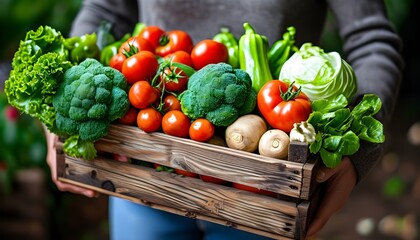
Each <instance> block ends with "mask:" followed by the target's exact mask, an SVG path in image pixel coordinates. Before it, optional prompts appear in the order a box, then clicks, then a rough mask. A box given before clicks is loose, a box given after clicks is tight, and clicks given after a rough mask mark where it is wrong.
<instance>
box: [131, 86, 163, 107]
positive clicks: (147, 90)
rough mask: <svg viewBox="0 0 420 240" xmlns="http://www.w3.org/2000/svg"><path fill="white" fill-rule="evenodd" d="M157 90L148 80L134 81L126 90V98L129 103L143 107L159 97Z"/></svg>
mask: <svg viewBox="0 0 420 240" xmlns="http://www.w3.org/2000/svg"><path fill="white" fill-rule="evenodd" d="M159 96H160V93H159V90H158V89H156V88H154V87H152V86H151V85H150V83H149V82H148V81H138V82H135V83H134V84H133V85H132V86H131V87H130V90H129V91H128V99H129V101H130V103H131V105H132V106H133V107H135V108H138V109H144V108H147V107H149V106H150V105H151V104H153V103H155V102H156V101H157V100H158V99H159Z"/></svg>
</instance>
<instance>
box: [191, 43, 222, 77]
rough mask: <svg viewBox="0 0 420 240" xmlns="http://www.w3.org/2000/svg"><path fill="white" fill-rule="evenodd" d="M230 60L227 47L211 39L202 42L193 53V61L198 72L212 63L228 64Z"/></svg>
mask: <svg viewBox="0 0 420 240" xmlns="http://www.w3.org/2000/svg"><path fill="white" fill-rule="evenodd" d="M228 58H229V54H228V50H227V48H226V46H225V45H224V44H223V43H219V42H216V41H214V40H211V39H204V40H202V41H200V42H199V43H197V44H196V45H195V46H194V48H193V49H192V51H191V60H192V62H193V64H194V68H195V69H197V70H198V69H201V68H203V67H204V66H206V65H207V64H210V63H220V62H227V60H228Z"/></svg>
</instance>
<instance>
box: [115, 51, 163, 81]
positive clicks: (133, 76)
mask: <svg viewBox="0 0 420 240" xmlns="http://www.w3.org/2000/svg"><path fill="white" fill-rule="evenodd" d="M158 68H159V63H158V60H157V59H156V57H155V55H154V54H153V53H151V52H149V51H140V52H138V53H136V54H134V55H133V56H131V57H129V58H127V59H126V60H125V61H124V63H123V66H122V71H121V72H122V74H123V75H124V76H125V78H126V79H127V83H128V84H130V85H132V84H134V83H135V82H137V81H140V80H147V81H149V80H151V79H152V78H153V77H154V76H155V74H156V72H157V70H158Z"/></svg>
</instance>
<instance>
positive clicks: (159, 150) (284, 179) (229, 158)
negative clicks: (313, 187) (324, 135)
mask: <svg viewBox="0 0 420 240" xmlns="http://www.w3.org/2000/svg"><path fill="white" fill-rule="evenodd" d="M95 146H96V148H97V149H98V150H99V151H104V152H109V153H116V154H123V155H125V156H127V157H130V158H134V159H139V160H144V161H149V162H153V163H157V164H160V165H164V166H169V167H173V168H178V169H184V170H187V171H190V172H195V173H198V174H203V175H208V176H213V177H217V178H221V179H224V180H227V181H231V182H237V183H242V184H245V185H248V186H253V187H257V188H260V189H265V190H269V191H272V192H276V193H279V194H282V195H286V196H291V197H295V198H300V199H305V200H307V199H309V197H310V196H309V195H310V194H309V192H308V190H309V189H310V184H311V180H312V179H313V178H312V176H311V175H312V173H313V171H311V170H312V169H313V167H314V166H315V162H313V161H312V162H307V163H304V164H302V163H296V162H290V161H287V160H280V159H274V158H270V157H264V156H261V155H258V154H254V153H248V152H244V151H239V150H235V149H230V148H227V147H222V146H215V145H210V144H207V143H201V142H197V141H193V140H190V139H183V138H178V137H173V136H169V135H166V134H163V133H145V132H143V131H141V130H140V129H138V128H136V127H130V126H124V125H112V126H111V128H110V129H109V133H108V135H107V136H106V137H104V138H102V139H101V140H99V141H98V142H96V144H95ZM304 166H305V169H304ZM304 173H305V176H304ZM307 179H309V181H308V180H307Z"/></svg>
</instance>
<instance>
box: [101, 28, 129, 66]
mask: <svg viewBox="0 0 420 240" xmlns="http://www.w3.org/2000/svg"><path fill="white" fill-rule="evenodd" d="M130 37H131V34H129V33H127V34H125V35H124V36H123V37H122V38H121V39H120V40H118V41H115V42H113V43H111V44H108V45H107V46H105V47H104V48H103V49H102V51H101V57H100V59H99V61H100V62H101V63H102V64H103V65H105V66H108V65H109V60H111V58H112V56H114V55H115V54H117V53H118V49H119V48H120V46H121V45H122V44H123V43H124V42H125V41H127V39H129V38H130Z"/></svg>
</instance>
